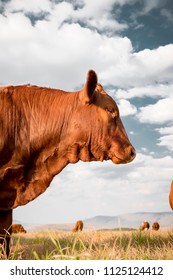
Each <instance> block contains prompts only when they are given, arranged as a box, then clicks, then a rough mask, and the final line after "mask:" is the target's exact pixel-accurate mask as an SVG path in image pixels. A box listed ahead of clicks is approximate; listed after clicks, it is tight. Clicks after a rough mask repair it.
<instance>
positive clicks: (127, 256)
mask: <svg viewBox="0 0 173 280" xmlns="http://www.w3.org/2000/svg"><path fill="white" fill-rule="evenodd" d="M4 258H5V257H4V255H3V254H1V252H0V259H4ZM9 259H11V260H14V259H15V260H16V259H17V260H26V259H32V260H37V259H40V260H54V259H61V260H62V259H63V260H71V259H72V260H172V259H173V230H159V231H158V232H155V231H147V232H145V231H140V230H136V231H128V230H127V231H111V230H110V231H88V232H79V233H72V232H53V231H49V232H38V233H27V234H25V235H24V234H20V235H19V234H16V235H13V236H12V241H11V253H10V257H9Z"/></svg>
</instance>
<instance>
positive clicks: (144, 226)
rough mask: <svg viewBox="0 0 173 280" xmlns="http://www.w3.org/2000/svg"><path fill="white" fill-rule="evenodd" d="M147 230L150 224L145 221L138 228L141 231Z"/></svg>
mask: <svg viewBox="0 0 173 280" xmlns="http://www.w3.org/2000/svg"><path fill="white" fill-rule="evenodd" d="M149 228H150V224H149V223H148V222H147V221H144V222H143V224H142V225H141V227H140V229H141V230H148V229H149Z"/></svg>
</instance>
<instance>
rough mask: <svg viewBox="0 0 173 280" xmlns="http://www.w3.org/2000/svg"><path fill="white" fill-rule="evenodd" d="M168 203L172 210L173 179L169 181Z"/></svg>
mask: <svg viewBox="0 0 173 280" xmlns="http://www.w3.org/2000/svg"><path fill="white" fill-rule="evenodd" d="M169 204H170V206H171V208H172V210H173V181H172V183H171V189H170V193H169Z"/></svg>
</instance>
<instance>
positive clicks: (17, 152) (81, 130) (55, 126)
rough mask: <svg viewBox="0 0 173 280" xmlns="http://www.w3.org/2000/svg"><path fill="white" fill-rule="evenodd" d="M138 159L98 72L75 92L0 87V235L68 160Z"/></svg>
mask: <svg viewBox="0 0 173 280" xmlns="http://www.w3.org/2000/svg"><path fill="white" fill-rule="evenodd" d="M91 123H92V125H91ZM134 158H135V150H134V148H133V146H132V145H131V143H130V141H129V139H128V136H127V134H126V131H125V129H124V127H123V124H122V122H121V119H120V115H119V110H118V107H117V105H116V103H115V101H114V100H113V99H112V98H111V97H110V96H109V95H108V94H107V93H106V92H105V91H104V89H103V88H102V86H101V85H100V84H97V75H96V73H95V72H94V71H93V70H90V71H89V72H88V75H87V79H86V83H85V85H84V87H83V89H82V90H80V91H76V92H65V91H62V90H57V89H50V88H43V87H37V86H30V85H23V86H7V87H2V88H0V236H2V237H3V236H4V235H5V232H6V230H7V229H9V227H10V225H11V224H12V223H11V220H12V209H13V208H15V207H17V206H20V205H24V204H26V203H28V202H29V201H32V200H33V199H35V198H36V197H37V196H39V195H40V194H42V193H43V192H44V191H45V190H46V189H47V187H48V186H49V185H50V183H51V181H52V179H53V178H54V176H55V175H57V174H58V173H60V172H61V170H62V169H63V168H64V167H66V166H67V165H68V164H69V163H76V162H78V161H79V160H82V161H88V162H89V161H103V160H109V159H110V160H112V162H113V163H116V164H120V163H128V162H131V161H132V160H133V159H134ZM1 242H2V239H1ZM8 243H9V238H7V253H8Z"/></svg>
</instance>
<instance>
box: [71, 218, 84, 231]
mask: <svg viewBox="0 0 173 280" xmlns="http://www.w3.org/2000/svg"><path fill="white" fill-rule="evenodd" d="M82 230H83V222H82V221H81V220H79V221H77V222H76V224H75V226H74V228H73V229H72V231H73V232H77V231H82Z"/></svg>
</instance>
